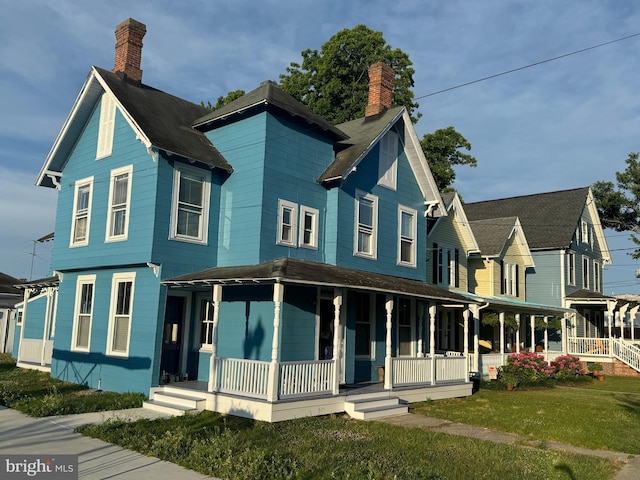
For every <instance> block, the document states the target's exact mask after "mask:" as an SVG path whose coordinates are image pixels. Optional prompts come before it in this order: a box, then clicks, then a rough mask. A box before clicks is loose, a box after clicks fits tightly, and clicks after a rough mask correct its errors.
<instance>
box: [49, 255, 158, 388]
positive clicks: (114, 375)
mask: <svg viewBox="0 0 640 480" xmlns="http://www.w3.org/2000/svg"><path fill="white" fill-rule="evenodd" d="M130 271H135V273H136V278H135V284H134V298H133V310H132V316H131V335H130V343H129V355H128V356H127V357H118V356H113V355H107V354H106V351H107V332H108V326H109V310H110V301H111V283H112V275H113V274H114V273H124V272H130ZM82 273H83V274H87V273H93V274H95V275H96V282H95V288H94V304H93V318H92V324H91V343H90V347H91V349H90V352H87V353H84V352H76V351H72V350H71V335H72V331H73V315H74V302H75V289H76V279H77V275H78V274H77V273H67V274H65V276H64V280H63V281H62V282H61V283H60V297H59V301H58V316H57V320H56V322H57V325H56V336H55V343H54V350H53V360H52V365H51V375H52V376H53V377H56V378H60V379H62V380H65V381H69V382H73V383H81V384H84V385H87V386H89V387H92V388H97V386H98V382H99V381H100V383H101V387H102V388H103V389H105V390H111V391H120V392H124V391H138V392H144V393H146V392H148V391H149V388H150V387H151V386H154V385H157V383H158V377H159V368H160V355H159V348H160V344H161V335H162V328H161V326H162V318H163V317H162V316H159V310H160V308H163V307H164V293H165V291H164V287H161V286H160V284H159V281H158V279H157V278H156V277H155V276H154V274H153V271H152V269H150V268H146V267H145V268H139V269H126V270H94V271H93V272H82Z"/></svg>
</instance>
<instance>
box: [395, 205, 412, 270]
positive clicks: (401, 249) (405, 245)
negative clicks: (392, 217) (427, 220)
mask: <svg viewBox="0 0 640 480" xmlns="http://www.w3.org/2000/svg"><path fill="white" fill-rule="evenodd" d="M416 224H417V212H416V211H415V210H413V209H411V208H407V207H403V206H402V205H399V206H398V264H399V265H404V266H407V267H415V266H416V226H417V225H416Z"/></svg>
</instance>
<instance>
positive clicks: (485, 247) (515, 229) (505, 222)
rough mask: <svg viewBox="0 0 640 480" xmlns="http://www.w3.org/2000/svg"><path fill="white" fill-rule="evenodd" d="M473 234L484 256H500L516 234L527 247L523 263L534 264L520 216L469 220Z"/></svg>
mask: <svg viewBox="0 0 640 480" xmlns="http://www.w3.org/2000/svg"><path fill="white" fill-rule="evenodd" d="M469 226H470V227H471V230H472V231H473V236H474V237H475V239H476V241H477V242H478V246H479V247H480V255H482V256H483V257H499V256H500V255H502V253H503V252H504V250H505V247H506V245H507V241H508V240H509V239H510V238H511V237H513V236H514V235H515V236H516V237H517V238H519V240H520V243H521V244H522V246H523V247H524V248H525V249H526V251H527V254H526V255H524V254H523V263H524V265H526V266H533V264H534V262H533V258H532V257H531V255H530V254H529V253H528V252H529V246H528V243H527V239H526V237H525V235H524V232H523V229H522V226H521V225H520V221H519V220H518V217H503V218H489V219H487V220H473V221H471V222H469Z"/></svg>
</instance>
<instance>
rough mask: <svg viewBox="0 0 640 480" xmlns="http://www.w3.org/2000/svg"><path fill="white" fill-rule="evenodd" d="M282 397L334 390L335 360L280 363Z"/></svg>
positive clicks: (280, 395)
mask: <svg viewBox="0 0 640 480" xmlns="http://www.w3.org/2000/svg"><path fill="white" fill-rule="evenodd" d="M279 374H280V389H279V391H280V394H279V397H280V398H291V397H300V396H305V395H319V394H323V393H332V392H333V360H318V361H306V362H305V361H303V362H282V363H280V364H279Z"/></svg>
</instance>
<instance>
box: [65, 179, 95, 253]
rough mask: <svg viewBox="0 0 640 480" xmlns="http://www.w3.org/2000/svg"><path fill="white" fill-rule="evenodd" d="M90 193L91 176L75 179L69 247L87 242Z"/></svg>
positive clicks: (91, 191)
mask: <svg viewBox="0 0 640 480" xmlns="http://www.w3.org/2000/svg"><path fill="white" fill-rule="evenodd" d="M92 194H93V177H88V178H83V179H82V180H78V181H76V184H75V190H74V196H73V220H72V223H71V239H70V242H69V246H71V247H80V246H83V245H87V244H88V243H89V226H90V224H91V199H92Z"/></svg>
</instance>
